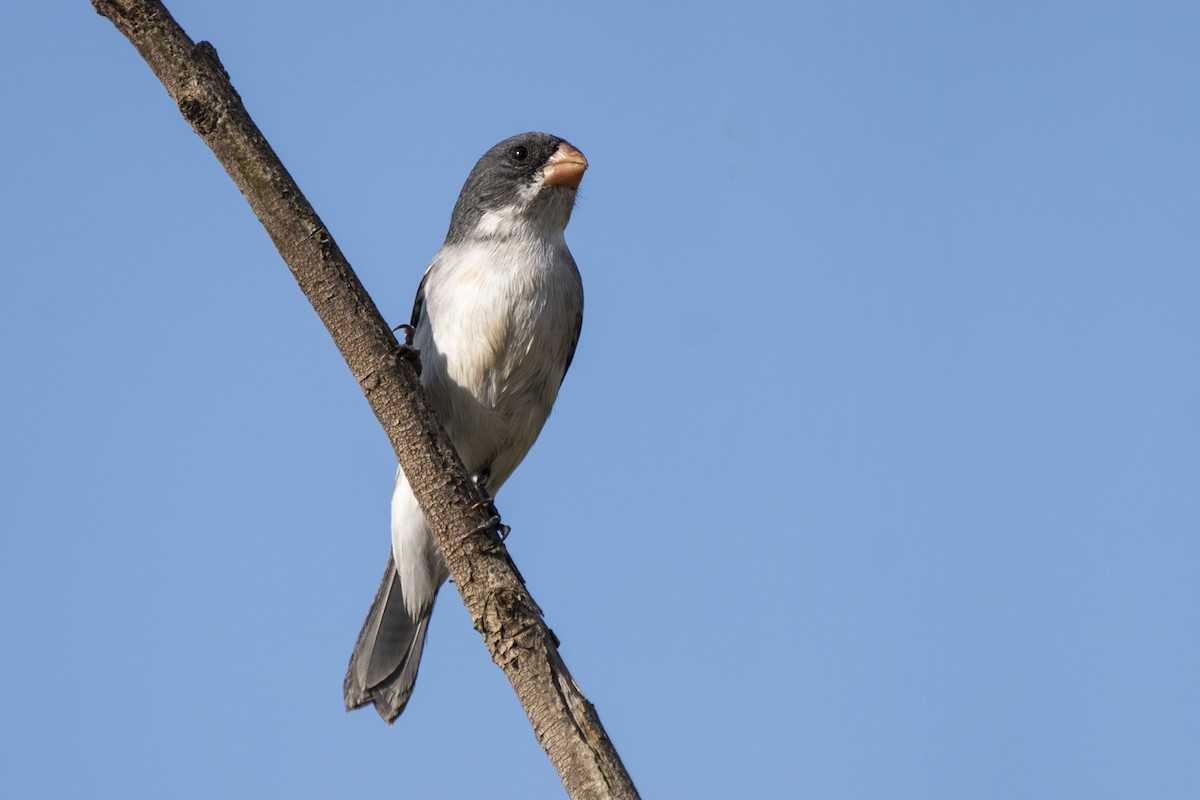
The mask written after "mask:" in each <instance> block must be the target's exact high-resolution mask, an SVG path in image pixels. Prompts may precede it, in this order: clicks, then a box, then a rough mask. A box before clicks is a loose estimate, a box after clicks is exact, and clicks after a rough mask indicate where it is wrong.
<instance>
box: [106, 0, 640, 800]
mask: <svg viewBox="0 0 1200 800" xmlns="http://www.w3.org/2000/svg"><path fill="white" fill-rule="evenodd" d="M92 5H93V6H94V7H95V8H96V10H97V11H98V12H99V13H100V14H101V15H103V16H105V17H107V18H108V19H109V20H111V21H112V22H113V24H115V25H116V27H117V29H118V30H119V31H120V32H121V33H123V34H124V35H125V36H126V37H127V38H128V39H129V41H130V42H131V43H132V44H133V45H134V47H136V48H137V50H138V52H139V53H141V55H142V57H143V58H144V59H145V60H146V63H147V64H149V65H150V68H151V69H152V70H153V71H154V73H155V74H156V75H157V76H158V78H159V80H161V81H162V83H163V85H164V86H165V87H166V89H167V92H168V93H169V94H170V95H171V97H172V98H173V99H174V100H175V102H176V104H177V105H178V107H179V111H180V113H182V114H183V116H184V118H186V119H187V120H188V122H190V123H191V125H192V127H193V129H195V131H196V133H197V134H198V135H199V136H200V137H201V138H202V139H203V140H204V141H205V143H206V144H207V145H208V146H209V147H210V148H211V149H212V151H213V153H214V154H215V155H216V157H217V160H218V161H220V162H221V165H222V166H223V167H224V168H225V171H226V172H228V173H229V176H230V177H231V178H233V181H234V183H236V184H237V186H238V188H239V189H240V190H241V192H242V194H243V195H244V196H245V197H246V200H247V201H248V202H249V203H250V207H251V208H252V209H253V211H254V213H255V214H256V215H257V216H258V218H259V220H260V221H261V222H262V224H263V226H264V227H265V228H266V230H267V233H268V234H269V235H270V236H271V239H272V241H274V243H275V246H276V248H277V249H278V250H279V253H280V255H282V256H283V259H284V261H285V262H286V263H287V265H288V267H289V268H290V269H291V271H292V274H293V275H294V276H295V278H296V281H297V283H299V285H300V288H301V289H302V290H303V292H304V294H305V295H306V296H307V297H308V299H309V301H310V302H311V303H312V305H313V308H314V309H315V310H316V312H317V314H318V315H319V316H320V318H321V321H322V322H323V323H324V324H325V327H326V328H327V329H328V330H329V333H330V335H331V336H332V337H333V339H334V342H335V343H336V344H337V347H338V349H339V350H340V351H341V353H342V355H343V357H344V358H345V359H346V363H347V365H348V366H349V367H350V371H351V372H352V373H353V375H354V378H355V380H357V381H358V383H359V386H361V387H362V391H363V394H364V395H365V396H366V398H367V401H368V403H370V405H371V409H372V410H373V411H374V412H375V415H376V417H378V419H379V422H380V424H381V425H382V426H383V428H384V431H385V432H386V433H387V435H388V438H389V439H390V440H391V443H392V447H393V448H394V449H395V451H396V456H397V458H399V460H400V463H401V465H403V467H404V472H405V474H406V475H407V476H408V479H409V482H410V483H411V484H412V487H413V491H414V493H415V494H416V497H417V500H418V502H420V504H421V508H422V510H423V511H424V512H425V517H426V519H427V520H428V521H429V524H430V527H431V528H432V529H433V533H434V536H435V537H436V538H437V542H438V546H439V547H440V548H441V550H442V554H443V556H444V557H445V560H446V566H447V567H448V568H449V570H450V574H451V576H452V577H453V578H454V583H455V585H456V586H457V587H458V590H459V592H460V593H461V594H462V598H463V602H464V603H465V604H466V606H467V608H468V610H469V611H470V613H471V618H472V620H474V623H475V628H476V630H478V631H479V633H480V634H481V635H482V636H483V639H484V642H485V643H486V644H487V647H488V650H489V651H490V652H491V654H492V659H493V660H494V661H495V662H496V664H498V665H499V666H500V667H501V668H502V669H503V670H504V672H505V674H506V675H507V676H508V678H509V680H510V681H511V682H512V685H513V688H514V689H515V690H516V693H517V696H518V698H519V699H520V701H521V704H522V705H523V706H524V708H525V711H526V713H527V714H528V715H529V720H530V722H531V723H532V725H533V729H534V732H535V734H536V735H537V738H538V741H540V742H541V744H542V746H543V747H544V748H545V750H546V753H547V754H548V755H549V757H550V760H551V761H552V762H553V764H554V767H555V769H557V770H558V773H559V776H560V777H561V778H562V781H563V785H564V787H565V788H566V789H567V793H568V795H569V796H570V797H572V798H610V797H611V798H635V797H637V791H636V789H635V788H634V786H633V783H632V781H631V780H630V778H629V775H628V774H627V773H626V771H625V768H624V766H623V765H622V764H621V761H620V759H619V757H618V756H617V753H616V750H615V749H614V748H613V746H612V743H611V742H610V741H609V739H608V736H607V734H605V732H604V728H603V727H602V726H601V724H600V720H599V718H598V716H597V715H596V711H595V709H594V708H593V707H592V705H591V704H590V703H589V702H588V701H587V699H586V698H585V697H584V696H583V693H582V692H581V691H580V690H579V687H578V686H577V685H576V683H575V681H574V680H573V679H572V678H571V675H570V673H569V672H568V671H567V668H566V666H565V665H564V664H563V661H562V659H561V658H560V657H559V654H558V649H557V642H556V640H555V639H554V635H553V634H552V633H551V632H550V630H549V629H548V628H547V627H546V624H545V622H544V620H543V619H542V613H541V609H539V608H538V606H537V604H536V603H535V602H534V600H533V598H532V597H531V596H530V595H529V592H528V591H527V590H526V588H525V585H524V583H523V582H522V580H521V578H520V575H519V574H518V572H517V570H516V568H515V566H514V565H513V563H512V561H511V560H510V559H509V557H508V552H507V550H506V549H505V547H504V544H503V542H502V541H501V540H500V537H499V535H498V531H497V529H498V526H499V520H498V518H497V517H496V516H495V509H494V507H490V506H488V505H487V504H480V502H479V500H480V497H479V495H478V493H477V490H476V488H475V486H474V484H473V483H472V482H471V481H470V480H469V479H468V477H467V475H466V472H465V470H464V469H463V466H462V462H461V461H460V460H459V458H458V454H457V453H456V452H455V451H454V448H453V446H452V445H451V444H450V441H449V439H448V438H447V436H446V434H445V432H444V431H442V429H441V426H440V425H439V423H438V421H437V417H436V415H435V413H434V411H433V408H432V407H431V406H430V404H429V401H428V399H427V398H426V396H425V393H424V391H423V390H422V389H421V385H420V382H419V378H418V374H417V370H416V367H415V363H414V359H412V358H411V357H409V356H411V353H409V352H407V351H406V349H405V348H403V347H402V346H401V345H399V343H398V342H397V341H396V338H395V336H393V334H392V332H391V330H389V329H388V326H387V324H386V323H385V322H384V321H383V318H382V317H381V316H380V314H379V311H378V310H377V309H376V307H375V304H374V302H373V301H372V300H371V298H370V296H368V294H367V292H366V290H365V289H364V288H363V286H362V284H361V283H360V282H359V280H358V278H357V276H356V275H355V274H354V271H353V270H352V269H351V268H350V265H349V264H348V263H347V261H346V259H345V257H344V256H343V255H342V252H341V250H340V249H339V248H338V246H337V244H336V243H335V242H334V241H333V237H332V236H330V234H329V231H328V230H327V229H326V228H325V226H324V224H323V223H322V222H321V220H320V218H319V217H318V216H317V214H316V212H315V211H314V210H313V208H312V206H310V205H309V203H308V201H307V200H306V199H305V198H304V196H303V195H302V194H301V193H300V189H299V188H298V187H297V186H296V184H295V182H294V181H293V180H292V178H291V176H290V175H289V174H288V172H287V170H285V169H284V167H283V165H282V164H281V163H280V162H279V159H278V158H277V157H276V155H275V153H274V151H272V149H271V147H270V145H268V144H267V141H266V139H265V138H264V137H263V135H262V133H261V132H259V130H258V128H257V127H256V126H255V124H254V122H253V121H252V120H251V119H250V117H249V115H248V114H247V112H246V110H245V108H244V106H243V105H242V101H241V98H240V97H239V96H238V94H237V92H236V91H235V90H234V88H233V86H232V84H231V83H230V81H229V76H228V74H227V73H226V72H225V69H224V67H222V66H221V63H220V61H219V60H218V58H217V53H216V50H215V49H214V48H213V47H212V45H210V44H208V43H207V42H200V43H198V44H196V43H193V42H192V40H191V39H190V38H189V37H188V36H187V34H186V33H185V32H184V31H183V29H182V28H180V27H179V25H178V24H177V23H176V22H175V20H174V19H173V18H172V17H171V15H170V14H169V13H168V11H167V9H166V8H165V7H164V6H163V5H162V4H161V3H160V2H157V0H92Z"/></svg>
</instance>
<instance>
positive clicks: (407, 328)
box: [392, 322, 417, 345]
mask: <svg viewBox="0 0 1200 800" xmlns="http://www.w3.org/2000/svg"><path fill="white" fill-rule="evenodd" d="M396 331H404V343H405V344H408V345H411V344H412V343H413V334H415V333H416V332H417V329H416V328H414V327H413V326H412V325H409V324H408V323H406V322H401V323H400V324H399V325H397V326H396V327H394V328H392V333H395V332H396Z"/></svg>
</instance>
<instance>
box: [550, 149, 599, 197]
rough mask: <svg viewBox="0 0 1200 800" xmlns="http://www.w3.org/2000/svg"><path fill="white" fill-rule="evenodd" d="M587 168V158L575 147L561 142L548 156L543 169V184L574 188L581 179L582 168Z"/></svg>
mask: <svg viewBox="0 0 1200 800" xmlns="http://www.w3.org/2000/svg"><path fill="white" fill-rule="evenodd" d="M587 168H588V162H587V159H586V158H584V157H583V153H581V152H579V150H577V149H576V148H574V147H572V146H571V145H569V144H567V143H566V142H563V143H562V144H560V145H559V146H558V149H557V150H555V151H554V155H552V156H550V160H549V161H547V162H546V167H545V169H544V170H543V175H544V177H543V179H542V185H543V186H569V187H570V188H572V189H575V188H577V187H578V186H579V182H580V181H581V180H583V173H584V170H586V169H587Z"/></svg>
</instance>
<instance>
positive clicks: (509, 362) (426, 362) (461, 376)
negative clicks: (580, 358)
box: [414, 233, 583, 491]
mask: <svg viewBox="0 0 1200 800" xmlns="http://www.w3.org/2000/svg"><path fill="white" fill-rule="evenodd" d="M582 304H583V290H582V285H581V283H580V279H579V273H578V270H577V269H576V268H575V264H574V261H573V260H572V259H571V256H570V253H569V252H568V251H567V247H566V243H565V242H564V241H563V237H562V234H561V233H558V234H557V235H551V236H533V235H529V236H515V237H514V236H507V237H486V238H483V237H479V238H475V239H472V240H471V241H469V242H466V243H460V244H454V245H447V246H446V247H444V248H443V249H442V251H441V252H439V254H438V257H437V259H436V260H435V261H434V263H433V265H432V266H431V267H430V271H429V274H428V276H427V278H426V281H425V307H424V313H423V315H422V319H421V324H420V325H418V330H417V335H416V338H415V341H414V344H415V345H416V346H417V348H418V349H419V350H420V351H421V362H422V380H423V382H424V384H425V388H426V390H427V391H428V392H429V394H430V397H431V399H432V400H433V403H434V406H435V407H436V408H437V409H438V413H439V416H440V417H441V419H442V424H443V425H444V426H445V427H446V430H447V433H449V434H450V437H451V439H452V440H453V441H454V444H455V447H456V448H458V451H459V454H460V455H461V456H462V458H463V461H464V463H465V465H466V467H467V469H468V470H469V471H471V472H474V471H477V470H480V469H483V468H485V467H488V468H490V469H491V472H492V476H491V483H490V485H489V486H490V488H491V490H492V491H495V490H496V489H497V488H499V485H500V484H501V483H503V482H504V480H505V479H506V478H507V477H508V475H509V474H511V472H512V470H513V469H514V468H515V467H516V466H517V464H518V463H520V461H521V459H522V458H524V456H525V453H526V452H527V451H528V450H529V448H530V447H531V446H532V444H533V442H534V440H535V439H536V438H537V435H538V433H539V432H540V431H541V428H542V425H543V423H544V422H545V421H546V417H547V416H548V415H549V413H550V408H551V406H552V405H553V403H554V398H555V396H556V395H557V394H558V387H559V384H560V383H561V382H562V378H563V373H564V371H565V369H566V364H567V359H568V357H569V354H570V349H571V347H572V345H573V340H574V337H575V333H576V325H577V320H578V318H579V314H580V313H581V311H582Z"/></svg>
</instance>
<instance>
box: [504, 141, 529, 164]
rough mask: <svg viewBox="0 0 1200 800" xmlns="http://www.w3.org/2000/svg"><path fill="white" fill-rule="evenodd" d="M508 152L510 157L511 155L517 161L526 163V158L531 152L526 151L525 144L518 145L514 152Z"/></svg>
mask: <svg viewBox="0 0 1200 800" xmlns="http://www.w3.org/2000/svg"><path fill="white" fill-rule="evenodd" d="M508 152H509V155H511V156H512V157H513V158H515V159H516V160H517V161H524V160H525V157H526V156H528V155H529V151H528V150H526V149H525V145H523V144H519V145H517V146H516V147H514V148H513V149H512V150H509V151H508Z"/></svg>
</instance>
